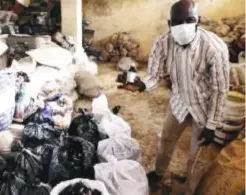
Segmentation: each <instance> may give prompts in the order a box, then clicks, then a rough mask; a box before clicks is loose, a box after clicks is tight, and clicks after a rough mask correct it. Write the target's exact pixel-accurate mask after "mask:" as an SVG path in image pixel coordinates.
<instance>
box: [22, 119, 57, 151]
mask: <svg viewBox="0 0 246 195" xmlns="http://www.w3.org/2000/svg"><path fill="white" fill-rule="evenodd" d="M60 134H61V132H60V131H57V130H56V129H54V127H53V126H51V125H50V124H48V123H42V124H38V123H34V122H33V123H28V124H27V125H26V126H25V128H24V131H23V137H22V142H23V144H24V145H25V147H32V148H33V147H36V146H39V145H42V144H58V143H59V136H60Z"/></svg>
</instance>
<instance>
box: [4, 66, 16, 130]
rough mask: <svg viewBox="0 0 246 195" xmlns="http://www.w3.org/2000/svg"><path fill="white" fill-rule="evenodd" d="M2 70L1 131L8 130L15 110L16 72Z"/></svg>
mask: <svg viewBox="0 0 246 195" xmlns="http://www.w3.org/2000/svg"><path fill="white" fill-rule="evenodd" d="M8 71H10V70H2V71H0V102H1V103H0V104H1V105H0V131H1V130H7V129H8V127H9V126H10V124H11V123H12V120H13V116H14V111H15V93H16V86H15V83H16V74H15V73H11V72H10V73H8Z"/></svg>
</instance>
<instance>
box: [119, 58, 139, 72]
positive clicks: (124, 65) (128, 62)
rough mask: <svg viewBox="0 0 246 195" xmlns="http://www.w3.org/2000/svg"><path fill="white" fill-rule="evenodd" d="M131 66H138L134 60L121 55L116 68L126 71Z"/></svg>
mask: <svg viewBox="0 0 246 195" xmlns="http://www.w3.org/2000/svg"><path fill="white" fill-rule="evenodd" d="M131 66H132V67H134V68H136V69H137V67H138V63H137V62H135V61H134V60H133V59H132V58H131V57H122V58H121V59H120V60H119V62H118V63H117V69H118V70H120V71H123V72H124V71H128V70H129V69H130V68H131Z"/></svg>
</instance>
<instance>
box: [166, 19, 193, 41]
mask: <svg viewBox="0 0 246 195" xmlns="http://www.w3.org/2000/svg"><path fill="white" fill-rule="evenodd" d="M196 25H197V23H191V24H181V25H177V26H172V27H171V33H172V36H173V38H174V40H175V41H176V42H177V43H178V44H179V45H187V44H189V43H190V42H191V41H192V40H193V39H194V38H195V36H196Z"/></svg>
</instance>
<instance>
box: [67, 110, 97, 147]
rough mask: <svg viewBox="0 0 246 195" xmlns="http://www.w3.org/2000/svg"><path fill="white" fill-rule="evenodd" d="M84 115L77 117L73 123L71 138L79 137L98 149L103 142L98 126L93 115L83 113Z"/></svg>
mask: <svg viewBox="0 0 246 195" xmlns="http://www.w3.org/2000/svg"><path fill="white" fill-rule="evenodd" d="M81 112H82V115H80V116H77V117H76V118H74V119H73V120H72V122H71V125H70V127H69V129H68V134H69V135H71V136H79V137H81V138H83V139H85V140H87V141H89V142H91V143H93V145H94V146H95V148H97V145H98V142H99V141H100V140H101V138H100V133H99V131H98V125H97V122H96V121H95V119H93V116H92V115H91V114H87V113H85V112H84V111H81Z"/></svg>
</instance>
